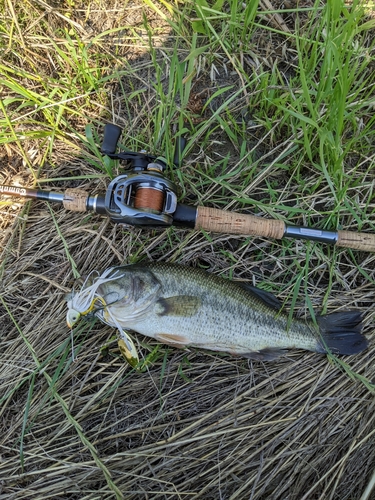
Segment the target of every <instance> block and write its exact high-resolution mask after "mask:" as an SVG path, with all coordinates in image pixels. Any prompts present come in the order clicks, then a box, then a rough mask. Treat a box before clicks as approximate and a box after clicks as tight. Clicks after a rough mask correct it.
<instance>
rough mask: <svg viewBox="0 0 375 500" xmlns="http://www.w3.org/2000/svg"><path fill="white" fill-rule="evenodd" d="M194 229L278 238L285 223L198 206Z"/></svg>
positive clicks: (281, 235)
mask: <svg viewBox="0 0 375 500" xmlns="http://www.w3.org/2000/svg"><path fill="white" fill-rule="evenodd" d="M195 229H204V230H205V231H212V232H214V233H228V234H243V235H251V236H262V237H265V238H276V239H278V240H280V239H281V238H282V237H283V236H284V232H285V223H284V222H283V221H281V220H276V219H263V218H262V217H256V216H254V215H247V214H240V213H237V212H227V211H225V210H218V209H216V208H207V207H198V209H197V217H196V222H195Z"/></svg>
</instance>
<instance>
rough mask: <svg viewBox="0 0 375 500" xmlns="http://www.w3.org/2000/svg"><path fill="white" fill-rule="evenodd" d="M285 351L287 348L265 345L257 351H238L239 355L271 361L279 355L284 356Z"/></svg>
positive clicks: (286, 351)
mask: <svg viewBox="0 0 375 500" xmlns="http://www.w3.org/2000/svg"><path fill="white" fill-rule="evenodd" d="M287 353H288V349H283V348H281V347H266V348H265V349H260V350H259V351H254V352H244V353H240V356H243V357H244V358H249V359H254V360H258V361H272V360H273V359H276V358H279V357H280V356H285V355H286V354H287Z"/></svg>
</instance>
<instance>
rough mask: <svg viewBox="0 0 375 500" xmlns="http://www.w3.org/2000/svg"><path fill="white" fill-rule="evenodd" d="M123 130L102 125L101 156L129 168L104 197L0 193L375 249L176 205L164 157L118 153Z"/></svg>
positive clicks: (123, 220)
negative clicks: (126, 165)
mask: <svg viewBox="0 0 375 500" xmlns="http://www.w3.org/2000/svg"><path fill="white" fill-rule="evenodd" d="M121 133H122V129H121V128H120V127H118V126H117V125H114V124H107V125H105V127H104V135H103V143H102V146H101V152H102V154H103V155H107V156H109V157H110V158H112V159H114V160H120V161H125V162H128V164H130V168H129V172H126V173H124V174H121V175H119V176H117V177H115V178H114V179H113V180H112V181H111V182H110V184H109V185H108V188H107V190H106V192H105V193H99V194H91V193H87V192H86V191H85V190H83V189H79V188H69V189H66V190H65V191H64V192H63V193H57V192H54V191H44V190H39V189H28V188H24V187H16V186H5V185H0V194H3V195H8V196H17V197H22V198H30V199H37V200H44V201H48V202H52V203H60V204H62V205H63V206H64V208H65V209H66V210H72V211H76V212H87V211H91V212H95V213H97V214H100V215H105V216H107V217H109V218H110V219H111V221H112V222H114V223H117V224H123V225H131V226H138V227H149V228H150V227H151V228H163V227H169V226H172V225H175V226H180V227H186V228H193V229H197V230H199V229H203V230H205V231H208V232H214V233H226V234H240V235H244V236H245V235H248V236H258V237H263V238H274V239H278V240H280V239H283V238H296V239H305V240H311V241H319V242H322V243H327V244H331V245H335V246H337V247H343V248H351V249H355V250H364V251H367V252H374V251H375V235H373V234H370V233H358V232H352V231H341V230H339V231H326V230H321V229H314V228H310V227H306V226H293V225H287V224H285V222H284V221H282V220H278V219H265V218H263V217H258V216H254V215H248V214H243V213H239V212H231V211H226V210H220V209H216V208H209V207H201V206H200V207H193V206H189V205H184V204H181V203H178V201H177V194H176V193H177V186H176V185H175V184H174V183H173V182H172V181H171V180H169V179H168V178H167V177H166V176H165V170H166V168H167V164H166V163H165V160H164V159H163V158H159V157H156V156H151V155H148V154H146V153H134V152H132V151H120V152H119V153H116V150H117V144H118V141H119V139H120V136H121ZM185 144H186V141H185V140H184V139H183V138H180V139H179V140H178V141H177V144H176V149H175V155H174V159H173V164H174V165H175V166H176V167H178V166H179V165H180V158H181V156H182V152H183V149H184V147H185Z"/></svg>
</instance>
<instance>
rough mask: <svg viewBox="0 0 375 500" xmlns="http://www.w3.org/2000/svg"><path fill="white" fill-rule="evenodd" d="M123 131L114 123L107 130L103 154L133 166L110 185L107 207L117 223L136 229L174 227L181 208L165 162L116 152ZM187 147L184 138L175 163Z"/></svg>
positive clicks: (151, 157) (134, 154) (145, 156)
mask: <svg viewBox="0 0 375 500" xmlns="http://www.w3.org/2000/svg"><path fill="white" fill-rule="evenodd" d="M121 132H122V130H121V128H120V127H118V126H117V125H114V124H107V125H105V127H104V137H103V144H102V147H101V152H102V153H103V154H105V155H107V156H109V157H110V158H112V159H114V160H122V161H126V162H128V163H130V164H131V171H130V173H128V174H122V175H119V176H117V177H116V178H115V179H113V180H112V182H111V183H110V184H109V186H108V188H107V191H106V194H105V199H104V206H105V210H106V213H107V215H108V216H109V217H110V218H111V220H112V221H113V222H116V223H121V224H130V225H133V226H134V225H136V226H154V227H155V226H159V227H164V226H170V225H171V224H172V223H173V214H174V213H175V211H176V208H177V195H176V192H177V187H176V185H175V184H174V183H173V182H172V181H170V180H169V179H167V178H166V177H165V176H164V171H165V169H166V167H167V165H166V164H165V162H164V160H162V159H161V158H157V157H155V156H150V155H148V154H145V153H133V152H131V151H124V152H120V153H116V149H117V143H118V140H119V138H120V135H121ZM184 146H185V141H184V139H180V140H179V141H178V143H177V145H176V151H175V157H174V161H173V163H174V164H175V165H178V164H179V157H180V155H181V152H182V150H183V148H184Z"/></svg>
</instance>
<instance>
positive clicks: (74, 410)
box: [0, 0, 375, 500]
mask: <svg viewBox="0 0 375 500" xmlns="http://www.w3.org/2000/svg"><path fill="white" fill-rule="evenodd" d="M10 4H11V2H5V6H6V8H7V10H6V12H7V16H8V17H7V19H8V20H12V19H13V20H14V19H17V17H16V16H17V12H18V11H17V9H16V12H15V11H14V9H13V12H12V9H11V8H10ZM15 4H16V7H17V8H19V9H21V7H20V4H18V3H17V2H16V3H15ZM268 4H271V5H272V2H266V3H264V5H266V6H267V5H268ZM30 5H32V7H33V8H34V9H36V8H38V9H41V10H40V11H39V12H41V14H40V15H42V14H43V16H47V17H48V18H49V22H50V24H51V33H49V35H50V36H52V33H53V32H54V29H55V27H58V26H62V25H63V26H67V25H69V23H73V22H74V23H78V25H79V26H80V27H81V28H82V29H83V30H84V31H85V33H84V35H85V34H86V35H87V36H89V35H90V34H92V33H94V34H95V33H100V32H103V31H104V30H105V29H114V28H116V27H118V26H120V25H121V22H124V24H126V23H127V24H128V25H132V23H134V26H138V23H139V22H140V19H141V16H140V12H141V10H140V9H139V4H138V3H137V2H134V3H129V4H127V5H125V6H122V5H121V6H120V5H119V4H118V3H117V2H116V1H113V2H112V3H111V4H108V5H107V6H106V8H105V9H104V8H103V4H101V2H93V3H92V4H91V5H90V7H91V11H90V12H89V10H88V8H87V7H85V6H84V5H80V6H77V11H76V12H75V11H74V9H70V10H69V9H68V7H67V5H68V4H67V5H65V4H64V5H65V7H66V10H64V9H59V5H57V9H59V10H58V11H55V12H54V11H53V10H51V9H47V7H46V4H44V2H42V1H41V0H38V1H36V2H31V4H30ZM51 5H52V3H51ZM293 5H294V4H293ZM55 7H56V5H55ZM268 8H269V7H267V9H268ZM127 9H128V10H127ZM267 9H266V8H265V9H264V10H267ZM23 12H24V11H23ZM147 12H148V13H149V15H150V18H152V16H154V17H153V19H155V22H156V21H157V19H159V18H158V16H156V15H155V14H154V13H153V14H151V11H147ZM126 15H128V17H126ZM61 16H64V17H61ZM121 16H122V17H121ZM131 16H133V17H131ZM267 16H268V21H269V22H271V23H272V22H275V20H274V18H273V17H272V16H269V14H267ZM284 19H287V20H288V19H290V16H289V17H287V16H284ZM18 20H19V22H21V20H20V18H18ZM125 21H126V22H125ZM158 22H160V20H159V21H158ZM288 22H289V21H288ZM64 23H67V24H64ZM288 26H289V27H290V26H291V25H290V24H288ZM13 29H14V31H13V32H12V33H13V35H12V36H14V37H16V36H19V43H20V44H21V45H22V44H25V46H26V45H27V46H28V47H29V49H30V47H33V48H32V51H34V52H35V54H37V56H38V57H37V58H34V62H35V64H36V65H38V64H39V65H40V66H38V67H39V68H40V67H41V66H42V65H43V64H44V65H45V66H44V68H45V71H47V69H46V68H48V66H49V65H50V64H51V65H52V66H53V64H52V63H51V58H52V61H53V57H54V55H55V54H54V51H53V49H52V48H51V46H45V47H44V48H41V47H39V46H38V45H37V37H35V38H34V39H33V41H34V45H33V46H32V45H30V43H31V41H32V40H31V32H32V30H31V27H30V26H29V30H24V29H23V28H22V26H21V27H20V26H17V25H16V24H14V26H13ZM77 29H78V28H77ZM129 29H130V28H129ZM163 29H165V25H163V24H161V25H160V30H161V31H162V30H163ZM91 30H92V31H91ZM78 31H79V29H78ZM9 33H10V31H8V34H9ZM21 35H22V36H21ZM126 36H129V39H130V35H129V33H128V32H126ZM126 36H125V42H124V43H123V45H122V48H121V47H119V46H117V50H123V52H122V53H121V54H120V55H121V57H128V58H129V60H133V62H134V61H135V62H134V64H135V65H138V66H137V68H141V69H140V70H139V72H137V73H136V75H144V74H143V73H142V71H143V69H142V64H143V62H142V56H141V55H140V54H139V53H138V54H136V53H135V52H134V51H135V50H136V49H134V46H133V47H130V45H128V38H126ZM275 36H276V35H275ZM277 36H280V35H277ZM56 40H57V38H56ZM112 43H113V40H107V42H106V43H104V42H103V45H102V47H104V48H105V50H107V51H108V52H110V50H111V47H112V48H113V45H112ZM277 43H278V42H277ZM277 43H276V42H275V46H276V45H277ZM129 44H130V42H129ZM265 47H266V44H264V45H263V46H259V54H263V53H262V51H263V50H265ZM274 49H275V47H271V46H270V51H271V53H272V54H274V52H272V51H273V50H274ZM30 50H31V49H30ZM137 50H140V49H139V48H138V49H137ZM254 50H256V48H255V49H254ZM275 50H276V49H275ZM35 54H34V55H35ZM120 55H119V56H116V58H118V60H120V59H121V57H120ZM262 57H264V56H263V55H262ZM31 60H32V59H31V56H30V57H29V59H27V58H26V59H25V60H24V62H25V66H28V67H30V65H31ZM145 61H146V62H145V67H146V69H147V71H150V69H149V67H148V66H147V64H146V63H147V62H148V60H147V58H146V60H145ZM9 64H10V63H9ZM12 64H14V65H15V67H17V64H19V63H18V62H17V61H16V60H13V63H12ZM146 69H145V71H146ZM145 74H146V73H145ZM134 78H136V77H134ZM142 78H143V76H142ZM233 78H234V77H233ZM138 81H139V82H141V85H143V84H144V79H143V80H142V79H141V78H139V80H138ZM237 83H238V82H237ZM26 84H27V82H26V83H25V85H26ZM120 90H121V89H119V87H118V85H113V86H106V87H105V91H106V93H107V94H108V95H109V97H110V98H109V99H108V101H107V102H105V101H104V100H103V96H101V95H99V96H97V95H96V96H95V99H94V98H93V102H92V103H91V105H92V107H90V109H89V110H88V116H87V117H86V118H87V121H89V122H90V121H91V118H93V117H95V113H96V111H97V115H96V117H97V118H98V121H101V120H104V119H103V118H102V116H105V117H108V116H109V115H111V114H112V113H114V116H118V119H119V120H120V122H121V120H123V121H124V122H123V123H120V124H126V119H127V118H126V117H125V118H124V115H125V112H124V109H126V106H125V105H124V103H123V102H121V98H122V96H123V94H122V93H121V91H120ZM147 102H149V103H150V105H151V104H152V103H153V102H154V101H152V100H151V99H150V100H149V101H147ZM99 105H100V106H99ZM122 106H123V107H122ZM144 109H145V108H144ZM119 110H120V111H121V113H120V111H119ZM146 111H147V110H146V109H145V112H146ZM120 115H121V116H120ZM69 120H71V122H70V123H73V124H74V127H76V130H78V131H80V133H83V126H84V124H85V117H84V116H80V117H79V118H77V117H76V116H73V117H71V118H69V117H68V121H69ZM141 122H142V116H140V115H136V116H134V129H140V128H142V126H141V125H142V123H141ZM27 126H28V127H30V124H28V125H27ZM148 134H151V132H150V131H146V132H145V137H147V136H148ZM151 135H152V134H151ZM219 137H220V140H222V136H219ZM67 138H68V139H69V141H71V142H74V143H75V144H76V145H77V146H79V141H78V140H77V139H76V137H73V136H69V134H68V133H66V136H65V137H64V136H60V137H59V138H57V139H56V141H55V142H54V148H53V151H52V153H51V154H50V156H48V162H49V165H47V163H46V164H45V165H44V167H43V170H42V177H43V178H49V179H54V178H55V179H56V178H68V177H71V176H72V175H76V174H77V173H79V175H82V176H87V180H75V181H71V182H70V183H69V182H66V181H62V182H59V181H56V182H55V183H50V185H53V186H54V187H55V188H56V189H63V188H66V187H72V186H75V185H79V186H80V187H83V188H85V189H87V190H89V191H90V190H103V189H105V186H106V183H107V181H108V179H107V178H103V177H100V176H98V178H96V179H92V178H90V176H95V174H97V170H96V169H95V167H94V166H90V164H89V162H88V161H87V157H86V159H82V158H80V157H78V158H77V153H76V151H73V150H72V149H71V142H70V143H69V144H67V142H66V141H64V139H67ZM214 139H216V137H214ZM257 141H259V145H260V146H262V151H263V150H266V149H267V147H270V148H271V149H272V148H273V147H274V145H273V144H271V142H272V141H270V142H267V143H266V144H263V138H260V137H256V134H255V133H254V137H253V144H255V145H256V144H257ZM45 147H46V146H45V144H44V143H43V141H42V140H37V139H30V140H29V141H27V140H26V141H23V142H22V149H21V150H20V149H19V145H18V144H17V143H10V144H9V145H6V146H5V145H4V146H1V149H2V152H1V155H2V156H1V166H2V171H1V173H2V180H3V181H6V180H7V179H10V180H12V179H13V180H14V176H15V175H18V176H21V178H20V179H19V180H21V181H22V182H24V183H25V184H26V183H27V184H28V185H29V184H31V183H32V182H33V176H32V171H31V170H30V169H28V166H27V162H25V160H24V161H23V162H22V161H20V160H18V158H20V157H22V155H23V153H25V152H26V156H27V157H28V158H31V163H32V164H33V165H34V166H35V165H36V164H37V161H39V160H40V159H41V158H40V155H41V153H38V154H39V156H38V154H36V156H35V155H34V156H33V155H32V154H31V153H32V152H33V151H41V150H42V151H44V150H43V148H45ZM222 147H223V149H225V148H230V147H232V145H231V144H230V142H229V141H227V142H226V143H223V144H222ZM254 147H255V146H254ZM277 147H278V146H277V145H275V150H274V152H273V157H276V156H277V154H278V153H279V150H278V149H277ZM38 148H41V149H38ZM258 149H259V148H258ZM204 153H207V156H210V155H211V156H212V157H213V160H212V162H214V161H215V158H217V157H215V155H214V154H213V152H212V150H207V151H204V152H203V151H200V150H199V147H198V146H197V149H196V150H194V155H193V157H190V158H187V159H186V163H185V166H184V175H185V176H186V178H188V176H189V175H190V172H191V173H192V175H198V174H196V170H195V162H196V161H198V160H200V159H202V158H203V157H204V156H205V155H204ZM237 153H238V151H237ZM265 154H267V152H266V153H265ZM235 155H236V150H235V148H234V149H233V160H232V161H231V162H230V163H229V165H228V171H229V170H230V169H231V168H232V169H234V170H235V167H236V161H237V160H238V158H237V159H236V157H235ZM41 156H43V155H41ZM90 158H91V159H93V156H91V157H90ZM202 161H207V163H208V164H209V163H210V161H211V160H210V159H209V160H207V159H202ZM51 165H53V166H51ZM265 172H266V174H267V173H268V171H267V170H265ZM235 175H238V177H240V174H235ZM368 175H370V174H368ZM275 179H276V181H277V182H276V184H277V185H276V187H274V189H275V191H277V192H278V193H279V195H278V196H279V198H278V199H285V197H286V198H287V199H288V200H289V201H290V200H293V199H294V198H295V197H296V196H298V185H297V184H296V185H292V184H289V181H288V182H287V183H286V184H285V183H284V184H283V182H284V180H285V179H286V177H283V176H279V177H278V176H276V177H273V178H272V179H271V180H272V181H275ZM305 181H306V182H307V183H310V184H313V182H314V175H313V174H311V175H310V173H307V176H306V178H305ZM372 183H373V176H372V175H371V179H369V181H368V184H367V185H366V187H365V190H371V189H372V188H371V186H372V185H373V184H372ZM205 186H206V188H207V190H206V192H201V193H200V194H201V197H202V199H204V200H205V202H207V203H208V202H209V198H210V196H214V195H216V201H218V202H220V199H221V197H223V198H225V195H226V192H225V191H223V188H222V186H219V185H216V184H215V182H214V181H212V183H211V184H210V185H205ZM285 186H286V187H285ZM43 187H44V185H43ZM253 188H254V192H255V194H254V193H253V194H254V196H256V195H258V196H259V197H260V198H261V197H262V196H263V193H264V191H265V190H266V188H267V185H266V184H261V180H258V182H255V183H254V186H253ZM187 189H188V192H187V195H186V196H187V199H189V196H190V198H191V199H193V198H194V196H195V194H196V193H195V192H194V189H193V188H192V189H191V190H189V187H187ZM319 189H321V191H317V195H319V196H320V198H319V199H320V200H321V201H322V202H324V200H325V199H326V198H327V197H329V189H328V188H327V187H326V186H322V187H321V188H319ZM358 191H360V189H359V188H358ZM242 194H243V195H244V194H245V191H243V192H242ZM357 194H358V193H357V192H356V195H357ZM288 196H289V197H290V198H288ZM358 196H359V194H358ZM283 197H284V198H283ZM301 203H302V204H305V205H306V206H310V207H312V209H313V207H314V200H310V199H309V198H308V197H306V198H304V199H303V201H302V202H301ZM358 204H359V206H360V207H361V209H363V210H365V209H367V210H368V213H370V212H371V210H372V208H371V207H372V205H371V204H366V199H364V201H362V200H358ZM232 205H233V206H234V207H235V201H233V202H232ZM232 205H230V206H231V207H232ZM324 206H325V205H324ZM0 209H1V211H0V231H1V233H0V240H1V247H0V250H1V266H2V267H1V270H2V275H1V276H2V277H1V283H0V331H1V341H0V419H1V420H0V422H1V433H0V500H2V499H4V500H5V499H7V500H10V499H14V500H15V499H17V500H21V499H25V500H31V499H38V500H42V499H52V498H53V499H64V500H65V499H67V500H68V499H69V500H71V499H99V498H100V499H110V498H124V499H141V498H142V499H143V498H144V499H146V498H147V499H198V498H200V499H223V500H224V499H228V500H229V499H230V500H234V499H252V500H261V499H262V500H263V499H264V500H265V499H267V500H268V499H272V500H286V499H288V500H310V499H324V500H325V499H331V500H338V499H340V500H343V499H348V500H349V499H350V500H357V499H358V500H359V499H361V500H368V499H370V498H374V497H373V496H371V495H374V493H370V488H369V489H368V490H367V492H366V487H367V486H368V485H369V484H370V485H371V483H370V481H371V478H372V475H373V473H374V470H375V446H374V440H375V430H374V429H375V411H374V409H375V408H374V405H375V403H374V396H373V393H372V392H371V391H370V390H369V388H368V386H366V385H365V384H363V383H362V382H361V380H359V378H360V377H363V378H365V379H366V380H368V381H375V366H374V362H373V357H374V347H373V342H372V340H371V335H372V327H371V323H372V315H373V313H372V307H373V302H374V297H375V287H374V282H375V280H374V259H375V257H374V255H372V254H356V255H352V254H351V253H350V252H345V251H343V252H341V253H340V254H339V256H337V255H336V257H335V259H336V260H335V262H337V265H336V266H335V268H334V269H332V268H331V260H330V259H331V257H332V254H333V252H334V251H333V250H329V249H324V250H323V246H313V245H310V246H309V245H308V244H306V243H305V242H294V243H293V244H290V245H289V246H287V247H285V246H283V243H280V244H275V243H273V242H268V241H263V240H260V239H255V240H245V239H244V238H241V237H228V236H217V235H213V236H206V235H203V234H201V233H196V232H189V231H185V230H182V229H171V230H169V231H148V230H138V229H129V230H125V229H122V228H121V227H116V226H113V225H112V224H111V223H110V222H109V221H108V220H105V219H100V218H98V217H96V216H90V217H88V218H82V216H81V214H73V213H67V212H65V211H64V210H63V209H62V208H60V207H56V206H54V207H49V206H47V205H46V204H44V203H42V202H33V203H28V204H27V205H26V206H25V205H24V204H23V203H21V204H17V203H15V202H12V203H10V202H7V203H6V204H3V205H1V207H0ZM317 212H318V210H317ZM348 220H349V218H348ZM354 224H355V221H354V222H353V225H354ZM141 257H142V258H149V259H153V260H170V261H172V260H174V261H176V260H177V261H179V262H182V263H185V264H189V265H198V264H200V265H205V266H206V267H207V268H209V269H210V270H211V271H212V272H217V273H220V274H223V275H227V276H228V275H233V276H234V277H236V278H239V279H254V281H255V283H256V284H261V285H262V286H264V287H266V288H267V289H272V290H275V291H278V294H279V297H280V298H281V299H284V300H285V301H286V302H287V303H290V301H291V297H292V294H293V287H294V283H295V277H296V276H297V271H298V269H300V267H301V266H302V265H303V263H304V262H305V261H306V259H308V260H309V262H310V267H309V272H308V274H307V275H306V291H307V292H308V293H309V296H310V298H311V301H312V303H313V304H314V306H316V307H317V308H319V307H320V306H321V304H322V303H326V304H327V305H328V308H329V309H339V308H344V307H353V306H355V307H358V308H360V309H361V310H362V311H363V312H364V315H365V325H366V333H367V334H368V335H369V338H370V348H369V350H368V351H367V352H365V353H362V354H360V355H357V356H355V357H351V358H349V360H347V363H348V364H349V365H350V369H351V371H352V373H355V374H356V377H357V378H354V379H352V378H350V377H349V376H348V374H347V373H344V372H343V371H342V370H341V369H340V367H339V366H336V365H335V364H333V363H330V362H329V360H328V359H326V357H323V356H319V355H315V354H306V353H302V352H299V351H296V352H293V353H290V355H289V356H288V357H286V358H282V359H280V360H278V361H275V362H267V363H261V362H251V361H248V360H244V359H235V358H232V357H230V356H224V355H215V354H211V353H204V352H199V351H190V352H181V351H177V350H174V349H172V348H167V347H165V346H160V347H159V350H158V351H157V353H156V356H155V358H154V361H153V363H152V364H150V366H149V367H148V369H147V371H145V372H144V373H137V372H135V371H132V369H131V368H130V367H129V366H128V365H126V364H125V363H124V361H123V360H122V358H121V357H120V353H119V351H118V348H117V344H116V342H115V341H114V340H113V339H112V340H111V341H110V342H109V343H108V341H109V339H111V338H112V337H113V335H114V331H113V329H111V328H109V327H105V326H103V325H101V324H99V323H95V324H91V325H89V324H83V325H81V326H80V327H79V328H78V329H77V330H76V331H75V333H74V339H73V343H72V339H71V337H70V332H69V330H68V329H67V326H66V324H65V314H66V305H65V301H64V294H65V293H66V292H68V291H70V290H71V289H72V287H73V286H74V285H75V286H79V285H77V280H75V278H74V273H73V267H74V266H76V269H77V270H78V272H79V274H80V275H81V276H85V275H87V274H88V273H89V272H90V271H91V270H92V269H93V268H95V269H99V270H103V269H105V268H106V267H108V266H110V265H114V264H116V265H117V264H119V263H121V262H129V261H131V260H133V259H139V258H141ZM358 262H360V265H358ZM252 277H253V278H252ZM332 281H333V282H334V285H333V286H331V288H330V290H331V293H330V297H329V299H328V301H325V292H326V286H327V285H329V284H330V283H331V282H332ZM296 312H297V314H304V313H305V312H306V306H305V301H304V298H303V297H301V298H300V300H299V301H298V302H297V304H296ZM135 338H136V342H137V344H138V348H139V350H140V353H141V355H143V356H147V355H148V354H149V353H150V351H152V350H153V349H154V347H155V346H156V344H155V343H153V342H152V341H150V340H149V339H145V338H142V337H141V336H140V335H135ZM107 344H108V346H107V348H106V349H104V350H102V349H101V348H102V347H103V346H106V345H107ZM72 349H74V350H75V355H74V360H73V357H72Z"/></svg>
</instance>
